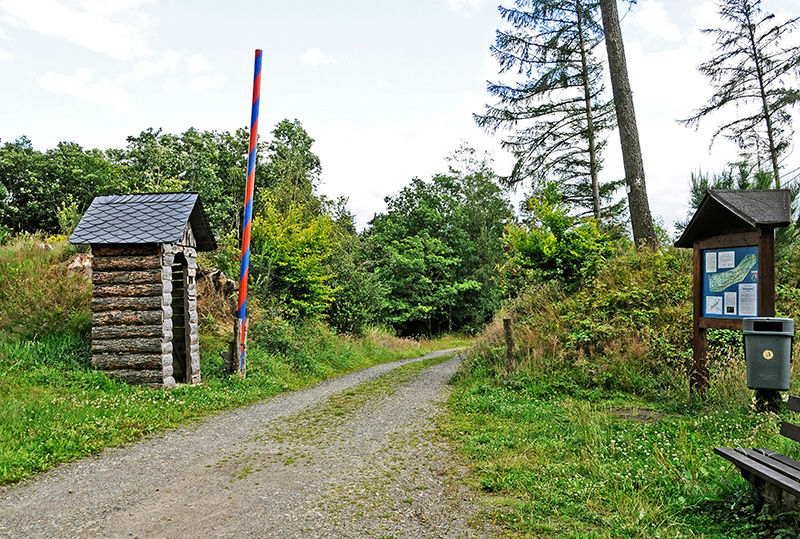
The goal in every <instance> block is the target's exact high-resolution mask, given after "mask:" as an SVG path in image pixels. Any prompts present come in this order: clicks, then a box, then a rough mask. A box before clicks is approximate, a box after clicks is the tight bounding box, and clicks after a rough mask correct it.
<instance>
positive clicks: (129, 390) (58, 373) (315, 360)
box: [0, 326, 467, 484]
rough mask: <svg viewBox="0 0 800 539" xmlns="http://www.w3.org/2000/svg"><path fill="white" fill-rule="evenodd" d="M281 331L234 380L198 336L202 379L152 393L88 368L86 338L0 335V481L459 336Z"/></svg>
mask: <svg viewBox="0 0 800 539" xmlns="http://www.w3.org/2000/svg"><path fill="white" fill-rule="evenodd" d="M255 336H256V335H254V337H255ZM290 337H291V339H292V345H291V346H287V347H284V349H282V350H276V349H275V346H273V344H270V343H269V342H267V343H266V344H260V343H259V342H258V341H257V340H255V338H253V339H252V340H251V346H250V348H249V352H248V376H247V378H244V379H241V378H239V377H229V376H227V375H225V374H224V373H223V372H222V360H221V359H220V358H219V356H218V351H219V350H221V349H223V348H224V347H226V343H225V339H224V338H222V337H218V336H214V335H207V334H206V335H202V336H201V346H200V350H201V373H202V375H203V383H202V385H199V386H183V387H179V388H176V389H174V390H170V391H162V390H157V389H150V388H143V387H132V386H128V385H126V384H124V383H120V382H115V381H113V380H110V379H109V378H107V377H106V376H105V375H103V374H102V373H100V372H97V371H94V370H92V369H91V368H90V366H89V365H90V354H91V352H90V347H89V341H88V339H87V338H86V337H81V336H79V335H78V334H73V333H65V334H51V335H48V336H45V337H42V338H38V339H34V340H24V339H22V338H20V337H18V336H11V335H9V334H0V484H3V483H9V482H14V481H18V480H20V479H23V478H25V477H28V476H30V475H32V474H34V473H36V472H39V471H42V470H46V469H48V468H50V467H52V466H54V465H55V464H58V463H60V462H65V461H69V460H72V459H75V458H78V457H81V456H84V455H89V454H92V453H97V452H99V451H101V450H102V449H103V448H105V447H108V446H114V445H119V444H123V443H126V442H130V441H132V440H136V439H137V438H140V437H141V436H143V435H146V434H148V433H152V432H155V431H158V430H160V429H164V428H167V427H173V426H176V425H179V424H181V423H184V422H186V421H188V420H191V419H195V418H198V417H201V416H204V415H207V414H209V413H212V412H215V411H218V410H224V409H229V408H234V407H237V406H241V405H244V404H248V403H252V402H254V401H257V400H259V399H263V398H265V397H269V396H272V395H275V394H277V393H280V392H283V391H288V390H293V389H298V388H302V387H305V386H308V385H310V384H313V383H315V382H318V381H320V380H323V379H325V378H330V377H333V376H337V375H340V374H343V373H346V372H350V371H353V370H357V369H361V368H365V367H369V366H371V365H375V364H377V363H382V362H387V361H392V360H395V359H401V358H407V357H416V356H419V355H423V354H425V353H427V352H428V351H431V350H434V349H442V348H450V347H456V346H462V345H464V344H466V343H467V341H466V340H464V339H461V338H457V337H448V338H443V339H439V340H437V341H422V342H416V341H410V340H403V339H396V338H394V337H391V336H389V335H386V334H383V333H380V332H373V333H371V334H368V335H367V336H366V337H364V338H358V339H356V338H346V337H341V336H337V335H333V334H332V333H331V332H330V331H329V330H327V329H325V328H324V326H313V327H312V326H307V327H302V328H295V330H293V331H292V332H291V335H290ZM262 338H263V339H264V340H265V341H267V340H268V339H266V336H265V335H264V334H262ZM304 339H308V340H304Z"/></svg>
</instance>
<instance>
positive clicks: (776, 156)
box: [683, 0, 800, 188]
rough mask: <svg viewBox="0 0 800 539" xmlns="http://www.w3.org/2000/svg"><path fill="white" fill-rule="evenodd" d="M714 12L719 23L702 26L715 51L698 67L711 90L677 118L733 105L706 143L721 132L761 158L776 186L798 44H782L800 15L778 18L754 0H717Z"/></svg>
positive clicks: (798, 90) (788, 132) (794, 98)
mask: <svg viewBox="0 0 800 539" xmlns="http://www.w3.org/2000/svg"><path fill="white" fill-rule="evenodd" d="M719 14H720V16H721V18H722V20H723V21H724V23H726V24H725V26H724V27H722V28H709V29H705V30H703V32H705V33H708V34H711V35H713V36H714V37H715V38H716V50H715V55H714V57H713V58H711V60H709V61H707V62H705V63H703V64H700V66H699V67H698V69H699V70H700V72H701V73H703V74H704V75H706V76H707V77H708V78H709V79H711V84H712V86H713V87H714V90H715V92H714V95H713V96H711V99H710V100H709V102H708V103H707V104H706V105H704V106H702V107H701V108H699V109H698V110H696V111H695V113H694V115H693V116H692V117H691V118H687V119H686V120H683V122H684V123H686V124H688V125H694V126H696V125H698V124H699V122H700V120H701V119H703V118H704V117H706V116H707V115H709V114H712V113H716V112H719V111H722V110H729V109H733V113H734V114H735V118H734V119H729V120H728V121H726V122H725V123H723V124H722V125H721V126H719V127H718V128H717V130H716V132H715V133H714V136H713V138H712V144H713V142H714V139H716V138H717V137H718V136H719V135H723V136H724V137H726V138H728V139H730V140H732V141H734V142H735V143H736V144H737V145H738V146H739V148H740V149H741V150H742V151H743V152H744V154H745V155H746V156H748V157H751V160H754V161H756V163H757V164H759V165H760V164H761V163H762V162H764V161H766V162H767V163H769V164H770V165H771V168H772V175H773V179H774V185H775V187H776V188H780V186H781V182H780V161H781V159H780V157H781V155H782V154H784V153H786V151H787V150H788V149H789V147H790V146H791V141H792V137H793V135H794V131H793V130H792V118H791V115H790V114H789V109H790V108H791V107H792V106H793V105H795V104H796V103H798V102H800V86H798V84H797V82H798V74H800V46H789V45H786V38H787V36H788V35H789V34H790V32H791V31H792V30H793V29H794V28H795V27H796V26H797V24H798V21H799V20H800V17H795V18H793V19H790V20H788V21H785V22H782V23H779V22H777V21H776V20H775V17H774V15H771V14H767V13H764V12H763V11H762V10H761V1H760V0H720V2H719ZM759 168H760V167H759Z"/></svg>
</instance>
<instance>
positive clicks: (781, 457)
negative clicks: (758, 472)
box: [755, 448, 800, 474]
mask: <svg viewBox="0 0 800 539" xmlns="http://www.w3.org/2000/svg"><path fill="white" fill-rule="evenodd" d="M755 451H758V452H759V453H761V454H762V455H765V456H767V457H769V458H771V459H774V460H777V461H779V462H782V463H783V464H785V465H787V466H791V467H792V468H794V469H795V470H797V472H798V473H799V474H800V462H797V461H796V460H794V459H790V458H789V457H787V456H785V455H781V454H780V453H778V452H776V451H773V450H772V449H763V448H758V449H756V450H755Z"/></svg>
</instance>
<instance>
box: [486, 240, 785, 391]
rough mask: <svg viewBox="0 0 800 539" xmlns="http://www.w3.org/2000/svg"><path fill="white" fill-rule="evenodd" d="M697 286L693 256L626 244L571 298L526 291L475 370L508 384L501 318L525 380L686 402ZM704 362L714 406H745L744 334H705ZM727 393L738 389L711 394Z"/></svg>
mask: <svg viewBox="0 0 800 539" xmlns="http://www.w3.org/2000/svg"><path fill="white" fill-rule="evenodd" d="M691 281H692V261H691V253H690V252H689V251H688V250H676V249H671V248H668V249H664V250H660V251H653V250H648V249H643V250H641V251H638V252H637V251H635V250H634V249H633V248H632V247H630V245H628V244H624V245H623V246H621V247H620V248H619V250H618V251H617V253H616V254H615V255H614V256H612V257H610V258H609V259H608V260H607V261H606V262H605V264H604V265H603V266H602V268H601V269H599V271H598V273H597V275H596V277H595V278H594V279H591V280H589V281H586V282H585V284H584V286H583V287H581V288H580V289H579V290H577V291H575V292H572V293H567V292H565V290H564V288H563V286H561V285H560V284H559V283H557V282H555V281H551V282H547V283H539V284H534V285H532V286H530V287H528V288H527V289H526V290H525V291H524V292H523V293H521V294H520V295H519V297H518V298H516V299H515V300H514V301H513V302H512V303H511V304H509V306H508V311H507V312H504V313H500V314H498V316H497V317H496V319H495V321H494V322H493V323H492V324H490V325H489V326H488V328H487V329H486V331H485V332H484V334H483V335H482V336H481V338H480V339H479V345H478V346H477V347H476V351H475V352H474V353H473V358H472V359H471V368H473V369H487V368H488V369H490V370H492V371H493V372H494V373H495V375H497V376H505V374H506V373H505V372H504V361H503V333H502V325H501V318H503V317H504V316H508V315H511V316H512V317H513V318H514V319H515V340H516V342H517V345H518V349H517V360H518V368H519V370H520V371H521V372H520V373H519V374H520V375H531V376H536V377H541V376H550V377H554V378H557V379H559V380H561V381H562V382H563V381H565V380H566V381H568V382H569V383H571V384H577V385H579V386H582V387H603V388H607V389H616V390H622V391H628V392H633V393H638V394H641V395H645V396H649V397H652V398H658V399H661V398H664V396H665V395H669V394H675V393H676V392H677V393H682V394H685V393H686V392H687V391H688V373H689V367H690V365H691V361H692V305H691V297H692V282H691ZM794 291H796V289H794V288H791V289H790V290H786V289H784V290H783V291H782V293H779V307H778V310H779V311H781V310H782V306H781V305H780V303H784V304H785V303H786V298H791V302H790V304H791V305H794V304H795V303H794V298H795V297H796V296H795V295H794ZM797 297H800V295H798V296H797ZM708 359H709V368H710V370H711V375H712V391H711V392H710V395H711V397H712V398H714V397H715V395H717V396H719V398H720V399H723V398H727V399H730V398H739V399H745V398H747V392H746V391H745V390H744V384H743V383H741V378H742V373H743V370H744V366H743V363H744V362H743V357H742V344H741V335H740V332H735V331H726V330H711V331H709V353H708ZM562 382H559V383H562ZM725 384H728V386H732V387H728V386H725V387H717V388H715V387H714V386H715V385H717V386H720V385H722V386H724V385H725Z"/></svg>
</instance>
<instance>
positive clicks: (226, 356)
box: [219, 318, 250, 377]
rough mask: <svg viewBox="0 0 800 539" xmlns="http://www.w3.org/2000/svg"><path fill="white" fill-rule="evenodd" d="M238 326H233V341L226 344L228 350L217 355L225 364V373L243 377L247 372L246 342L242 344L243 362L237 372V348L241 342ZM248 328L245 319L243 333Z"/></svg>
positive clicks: (248, 322)
mask: <svg viewBox="0 0 800 539" xmlns="http://www.w3.org/2000/svg"><path fill="white" fill-rule="evenodd" d="M239 328H240V326H239V324H238V323H234V324H233V340H232V341H230V342H228V350H227V351H226V352H220V353H219V355H220V356H221V357H222V360H223V361H224V363H225V372H227V373H229V374H238V375H239V376H242V377H244V375H245V373H246V372H247V342H245V343H244V352H243V353H244V361H243V362H242V366H243V368H242V369H241V371H240V370H239V349H240V348H239V347H240V345H241V342H242V335H241V333H240V329H239ZM249 328H250V319H249V318H245V320H244V329H245V332H247V330H248V329H249Z"/></svg>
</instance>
